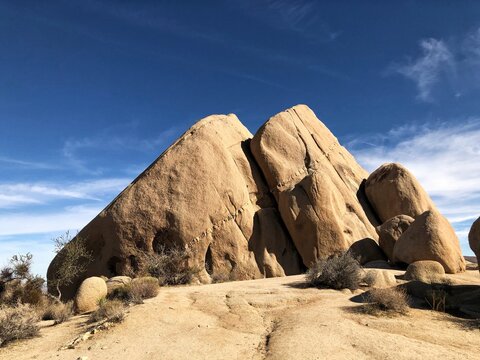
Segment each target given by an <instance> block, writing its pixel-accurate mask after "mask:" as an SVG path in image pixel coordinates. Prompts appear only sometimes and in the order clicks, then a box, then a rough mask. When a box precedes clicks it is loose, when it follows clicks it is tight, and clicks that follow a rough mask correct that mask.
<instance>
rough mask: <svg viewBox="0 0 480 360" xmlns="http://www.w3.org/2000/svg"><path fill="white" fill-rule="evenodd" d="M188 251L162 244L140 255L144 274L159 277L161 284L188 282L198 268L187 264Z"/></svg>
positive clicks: (197, 271) (196, 272)
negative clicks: (152, 250) (151, 251)
mask: <svg viewBox="0 0 480 360" xmlns="http://www.w3.org/2000/svg"><path fill="white" fill-rule="evenodd" d="M188 257H189V256H188V253H187V252H186V251H185V250H181V249H179V248H178V247H173V248H170V249H167V248H165V247H163V246H161V247H159V248H158V249H155V252H153V253H145V254H143V255H142V257H141V263H142V267H143V270H144V272H145V273H146V274H148V275H150V276H153V277H155V278H157V279H159V281H160V283H161V284H162V285H181V284H188V283H190V282H191V281H192V279H193V278H194V276H195V275H196V274H198V273H199V271H200V269H198V268H192V267H190V266H189V265H188Z"/></svg>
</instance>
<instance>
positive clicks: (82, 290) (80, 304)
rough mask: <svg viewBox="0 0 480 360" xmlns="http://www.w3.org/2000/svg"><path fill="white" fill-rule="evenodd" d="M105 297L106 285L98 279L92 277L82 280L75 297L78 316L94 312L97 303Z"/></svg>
mask: <svg viewBox="0 0 480 360" xmlns="http://www.w3.org/2000/svg"><path fill="white" fill-rule="evenodd" d="M105 296H107V284H106V283H105V280H103V279H102V278H100V277H96V276H92V277H89V278H87V279H85V280H83V282H82V284H81V285H80V287H79V288H78V291H77V294H76V295H75V302H74V304H75V309H76V311H77V312H78V313H79V314H83V313H86V312H90V311H94V310H96V309H97V308H98V301H99V300H100V299H102V298H104V297H105Z"/></svg>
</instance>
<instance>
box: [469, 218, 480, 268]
mask: <svg viewBox="0 0 480 360" xmlns="http://www.w3.org/2000/svg"><path fill="white" fill-rule="evenodd" d="M468 243H469V245H470V249H472V251H473V252H474V253H475V256H476V257H477V263H480V218H478V219H477V220H476V221H475V222H474V223H473V225H472V227H471V229H470V232H469V233H468ZM478 269H479V271H480V267H479V268H478Z"/></svg>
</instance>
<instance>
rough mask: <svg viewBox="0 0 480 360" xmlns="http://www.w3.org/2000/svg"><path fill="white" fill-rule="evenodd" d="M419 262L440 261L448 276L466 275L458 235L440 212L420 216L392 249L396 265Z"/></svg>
mask: <svg viewBox="0 0 480 360" xmlns="http://www.w3.org/2000/svg"><path fill="white" fill-rule="evenodd" d="M420 260H433V261H438V262H439V263H440V264H442V265H443V267H444V269H445V272H447V273H449V274H455V273H457V272H462V271H465V259H464V258H463V256H462V253H461V251H460V243H459V241H458V238H457V235H455V232H454V230H453V228H452V226H451V225H450V223H449V222H448V220H447V219H445V218H444V217H443V216H442V215H440V213H438V212H437V211H425V212H424V213H423V214H421V215H420V216H417V218H416V219H415V221H414V222H413V223H412V224H411V225H410V226H409V227H408V229H407V230H406V231H405V232H404V233H403V234H402V235H401V236H400V238H399V239H398V240H397V242H396V243H395V246H394V248H393V261H394V262H401V263H406V264H411V263H413V262H415V261H420Z"/></svg>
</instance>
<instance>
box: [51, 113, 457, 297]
mask: <svg viewBox="0 0 480 360" xmlns="http://www.w3.org/2000/svg"><path fill="white" fill-rule="evenodd" d="M367 176H368V174H367V172H366V171H365V170H364V169H362V167H361V166H360V165H359V164H358V163H357V162H356V161H355V159H354V158H353V157H352V155H350V153H349V152H348V151H347V150H346V149H345V148H344V147H342V146H341V145H340V144H339V142H338V140H337V139H336V138H335V136H334V135H333V134H332V133H331V132H330V131H329V130H328V129H327V127H326V126H325V125H324V124H323V123H322V122H320V121H319V120H318V119H317V118H316V116H315V114H314V113H313V112H312V111H311V110H310V109H309V108H308V107H307V106H304V105H298V106H295V107H293V108H291V109H288V110H286V111H283V112H281V113H279V114H277V115H275V116H273V117H272V118H270V119H269V120H268V121H267V122H266V123H265V124H264V125H263V126H262V127H261V128H260V129H259V130H258V132H257V133H256V135H255V136H252V134H250V132H249V131H248V130H247V129H246V128H245V127H244V126H243V125H242V124H241V123H240V121H239V120H238V118H237V117H236V116H235V115H212V116H209V117H207V118H205V119H203V120H200V121H199V122H197V123H196V124H195V125H194V126H192V128H190V129H189V130H188V131H187V132H186V133H185V134H183V135H182V136H181V137H180V138H179V139H178V140H177V141H176V142H175V143H174V144H173V145H171V146H170V147H169V148H168V149H167V150H166V151H165V152H164V153H163V154H161V155H160V156H159V157H158V158H157V160H155V161H154V162H153V164H152V165H150V166H149V167H148V168H147V169H146V170H145V171H144V172H143V173H142V174H140V175H139V176H138V177H137V178H136V179H135V180H134V181H133V182H132V184H130V185H129V186H128V187H127V188H126V189H125V190H124V191H123V192H122V193H120V194H119V195H118V196H117V197H116V198H115V199H114V200H113V201H112V202H111V203H110V205H108V206H107V207H106V208H105V209H104V210H103V211H102V212H101V213H100V214H99V215H98V216H97V217H96V218H94V219H93V220H92V221H91V222H90V223H89V224H88V225H87V226H85V228H84V229H82V230H81V232H80V233H79V235H78V237H81V238H84V239H86V241H87V244H88V247H89V249H90V250H91V251H92V252H93V254H94V260H93V262H92V263H91V264H89V267H88V271H87V272H86V273H84V274H79V275H78V278H77V279H76V281H75V282H73V283H72V284H71V285H69V286H67V287H63V288H62V289H61V290H62V293H63V295H64V297H65V298H72V297H73V295H74V294H75V290H76V289H77V287H78V285H79V284H80V283H81V281H82V280H83V279H85V278H86V277H89V276H101V275H105V276H107V277H112V276H118V275H129V276H130V275H135V274H136V273H137V272H138V271H139V268H140V266H141V263H142V254H144V253H146V252H149V253H152V252H159V251H161V250H162V249H173V248H175V249H179V250H181V251H184V252H185V254H187V260H186V266H187V267H190V268H195V269H199V270H200V271H199V272H198V275H197V280H198V281H200V282H204V283H208V282H210V281H211V279H213V278H230V279H232V278H233V279H253V278H259V277H271V276H284V275H291V274H298V273H301V272H303V271H304V270H305V267H306V266H309V265H310V264H311V263H312V262H313V261H315V260H316V259H319V258H326V257H328V256H331V255H332V254H334V253H336V252H339V251H345V250H348V249H350V250H351V251H352V252H353V253H355V254H358V255H359V257H360V258H361V259H362V262H371V261H375V260H382V259H385V256H384V254H383V252H382V251H381V249H380V248H379V247H378V245H377V242H376V241H377V239H378V236H377V232H376V227H377V226H378V225H380V224H381V223H382V222H384V221H386V220H388V219H390V218H391V217H392V216H396V215H402V214H404V215H409V216H412V217H414V216H417V215H419V214H422V213H423V212H424V211H425V210H430V209H434V206H433V203H432V202H431V200H430V198H429V197H428V195H427V194H426V193H425V192H424V191H423V189H422V188H421V187H420V185H419V184H418V183H417V182H416V180H415V179H414V178H413V176H411V174H409V173H408V171H407V170H405V169H404V168H402V167H401V166H399V165H396V164H390V165H385V166H383V167H382V168H381V169H379V170H377V171H376V172H374V173H373V174H372V175H371V176H370V177H369V178H368V180H367V181H366V180H365V179H366V178H367ZM369 200H370V202H371V203H372V205H373V208H372V207H371V206H370V203H369ZM379 219H380V220H381V221H379ZM412 226H413V225H412ZM395 234H396V233H395ZM447 235H448V236H450V235H451V234H450V233H448V234H447ZM392 236H393V235H392ZM395 236H397V235H395ZM435 239H436V238H428V239H425V240H424V241H423V243H421V245H418V244H415V245H412V246H415V247H418V248H421V249H423V248H428V247H429V246H430V245H429V244H428V242H429V241H431V242H434V243H435V244H436V242H435V241H436V240H435ZM442 239H443V237H442ZM455 239H456V238H455ZM74 241H75V240H74ZM425 241H426V242H427V243H425ZM454 241H455V240H454ZM456 241H458V240H456ZM408 242H409V241H405V243H408ZM447 242H448V241H447ZM424 243H425V244H424ZM448 243H449V244H453V242H452V241H450V240H449V242H448ZM422 244H423V245H422ZM435 246H436V245H435ZM441 248H442V247H441ZM442 249H443V250H445V251H447V252H448V251H449V250H452V251H453V252H454V255H451V254H447V253H445V252H439V253H438V254H439V256H440V257H445V258H446V259H447V260H446V262H445V263H446V264H449V265H448V266H450V265H451V267H450V268H449V269H450V270H452V271H458V270H460V269H461V266H459V263H458V261H454V260H452V259H454V258H455V259H456V258H457V257H458V251H457V249H456V248H454V246H453V245H452V246H451V247H446V248H445V247H443V248H442ZM443 250H442V251H443ZM398 253H399V259H400V261H403V262H408V261H410V259H407V258H405V257H403V256H400V254H403V252H402V251H399V252H398ZM424 253H425V252H421V254H424ZM430 258H431V256H430V257H427V258H426V259H430ZM59 259H60V257H59V256H57V257H56V258H55V259H54V260H53V262H52V263H51V264H50V267H49V271H48V274H47V277H48V279H50V280H51V279H53V277H54V274H55V269H56V268H57V266H58V261H60V260H59ZM415 260H425V259H415ZM433 260H438V259H436V258H435V259H433ZM457 260H458V259H457ZM412 261H413V260H412ZM438 261H440V260H438ZM442 264H443V263H442Z"/></svg>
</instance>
